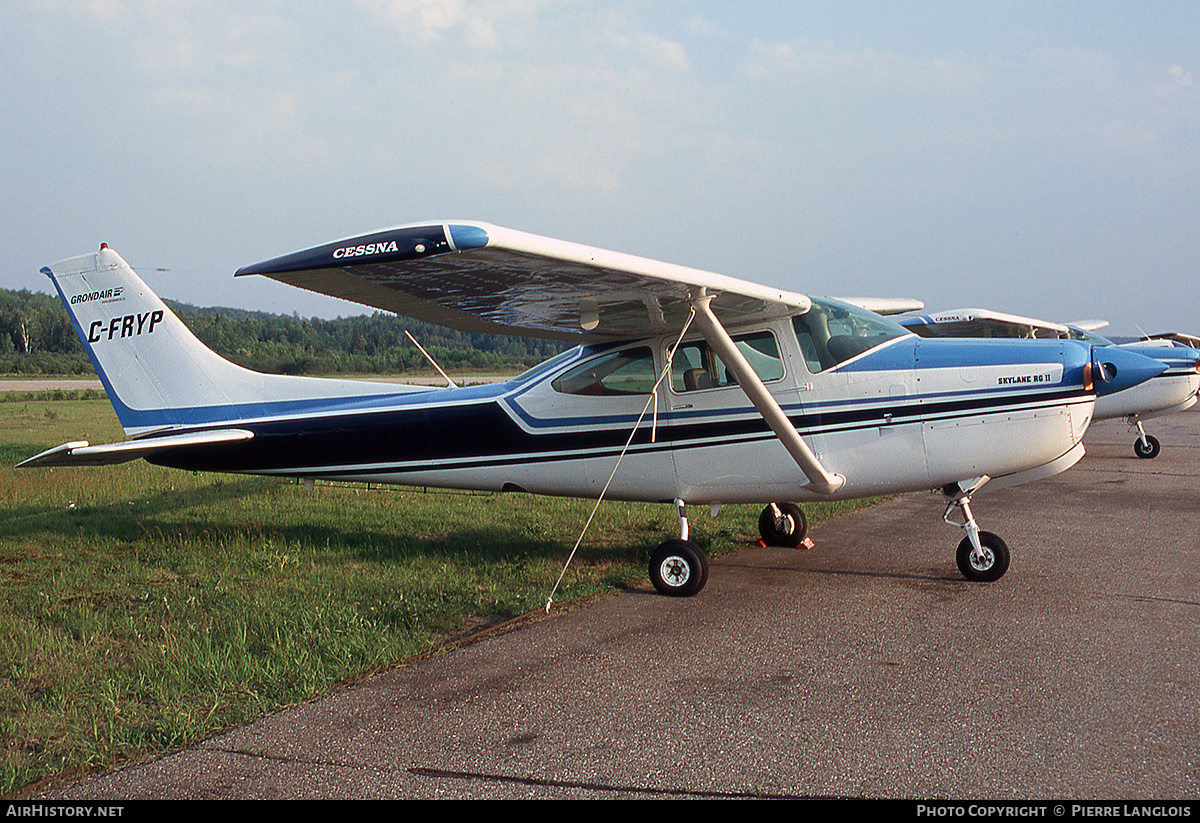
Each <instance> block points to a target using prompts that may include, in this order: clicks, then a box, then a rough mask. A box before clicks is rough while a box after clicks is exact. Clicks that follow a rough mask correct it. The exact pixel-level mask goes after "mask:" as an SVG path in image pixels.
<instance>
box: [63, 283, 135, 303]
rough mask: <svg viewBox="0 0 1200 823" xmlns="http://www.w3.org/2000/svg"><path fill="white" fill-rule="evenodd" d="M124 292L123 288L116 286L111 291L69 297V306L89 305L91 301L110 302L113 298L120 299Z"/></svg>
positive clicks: (91, 292)
mask: <svg viewBox="0 0 1200 823" xmlns="http://www.w3.org/2000/svg"><path fill="white" fill-rule="evenodd" d="M124 291H125V287H124V286H117V287H116V288H113V289H105V290H104V291H90V292H86V293H84V294H73V295H71V305H72V306H74V305H76V304H79V303H91V302H92V301H93V300H111V299H113V298H115V297H120V296H121V294H122V293H123V292H124Z"/></svg>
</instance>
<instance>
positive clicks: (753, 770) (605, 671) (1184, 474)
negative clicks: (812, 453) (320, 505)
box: [44, 412, 1200, 800]
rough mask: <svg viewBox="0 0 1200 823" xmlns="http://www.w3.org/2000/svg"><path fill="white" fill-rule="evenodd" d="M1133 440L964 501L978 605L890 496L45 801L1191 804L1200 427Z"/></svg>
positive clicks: (936, 530)
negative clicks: (796, 541) (975, 546)
mask: <svg viewBox="0 0 1200 823" xmlns="http://www.w3.org/2000/svg"><path fill="white" fill-rule="evenodd" d="M1150 429H1151V431H1153V433H1154V434H1155V435H1156V436H1157V437H1158V438H1159V439H1160V440H1161V441H1162V444H1163V449H1162V454H1161V455H1160V456H1159V457H1158V458H1157V459H1155V460H1139V459H1137V458H1136V457H1135V456H1134V454H1133V450H1132V442H1133V435H1132V434H1131V433H1130V432H1129V431H1128V429H1127V427H1126V426H1125V425H1124V424H1123V423H1119V422H1106V423H1100V424H1097V425H1095V426H1094V427H1093V428H1092V430H1091V431H1090V432H1089V434H1088V437H1087V439H1086V441H1085V442H1086V444H1087V449H1088V455H1087V457H1085V458H1084V460H1083V461H1082V462H1081V463H1080V464H1078V465H1077V466H1075V467H1074V468H1072V469H1070V470H1069V471H1067V472H1065V473H1064V474H1061V475H1059V476H1057V477H1055V478H1052V479H1050V480H1047V481H1042V482H1040V483H1034V484H1031V485H1028V486H1022V487H1017V488H1012V489H1004V490H995V491H993V493H991V494H988V493H981V494H980V495H979V496H978V497H977V498H976V501H975V505H974V509H975V514H976V517H978V518H979V520H980V523H981V526H982V527H983V528H984V529H987V530H989V531H993V532H996V533H998V534H1000V535H1001V536H1002V537H1003V538H1004V539H1005V540H1006V541H1007V542H1008V544H1009V546H1010V547H1011V548H1012V552H1013V560H1012V566H1011V568H1010V570H1009V572H1008V574H1007V575H1006V576H1005V577H1004V578H1003V579H1002V580H1000V581H999V582H997V583H994V584H973V583H968V582H966V581H965V580H964V579H963V578H962V577H961V576H960V575H959V573H958V571H957V569H956V567H955V564H954V547H955V546H956V545H957V543H958V541H959V539H960V538H961V536H962V533H961V530H959V529H956V528H952V527H950V526H947V525H945V524H943V523H942V520H941V518H942V511H943V505H942V502H941V500H940V497H939V496H937V495H933V494H914V495H907V496H903V497H899V498H895V499H893V500H889V501H887V502H885V503H882V504H880V505H877V506H874V507H872V508H870V509H868V510H866V511H863V512H859V513H855V514H852V515H848V516H845V517H842V518H839V519H837V520H835V521H832V522H829V523H825V524H821V525H819V526H817V527H815V528H814V529H813V531H812V536H813V538H814V540H815V542H816V548H815V549H814V550H812V551H807V552H805V551H787V550H776V549H762V548H748V549H746V550H745V551H742V552H740V553H738V554H735V555H731V556H727V557H722V558H719V559H717V560H716V561H714V562H713V564H712V571H711V574H710V578H709V583H708V586H707V588H706V589H705V590H704V591H703V592H702V593H701V594H700V595H699V596H697V597H694V598H690V599H671V598H666V597H660V596H657V595H655V594H654V593H653V592H652V590H651V589H650V588H649V585H648V584H647V586H646V587H645V590H643V591H635V592H627V593H622V594H619V595H616V596H613V597H608V598H605V599H603V600H601V601H598V602H595V603H592V604H589V605H586V606H583V607H579V608H575V609H570V610H565V611H561V612H556V613H554V614H552V615H551V616H549V617H545V618H541V619H534V620H531V621H529V622H527V623H525V624H523V625H521V626H519V627H518V628H516V629H515V630H512V631H509V632H506V633H503V634H499V635H496V636H492V637H488V638H486V639H484V640H481V641H479V642H476V643H473V644H471V645H469V646H466V647H463V648H460V649H458V650H455V651H452V652H448V653H445V654H442V655H439V656H437V657H434V658H432V659H429V660H425V661H422V662H419V663H416V664H414V665H411V666H407V667H402V668H399V669H396V670H394V671H391V672H388V673H385V674H382V675H379V676H377V677H373V678H371V679H370V680H368V681H366V682H363V683H361V684H358V685H355V686H353V687H351V688H346V689H344V690H341V691H338V692H337V693H335V694H332V695H329V696H327V697H325V698H322V699H319V700H315V701H313V702H311V703H309V704H306V705H303V706H300V707H296V708H292V709H288V710H286V711H282V712H279V713H277V714H275V715H272V716H270V717H267V718H264V719H263V720H261V721H259V722H256V723H254V724H252V725H249V726H246V727H243V728H238V729H235V730H233V731H230V732H227V733H224V734H220V735H217V736H214V737H212V738H209V739H207V740H204V741H203V742H201V743H199V744H197V745H195V746H192V747H190V748H188V749H186V750H184V751H180V752H177V753H174V754H171V755H169V756H165V757H159V758H155V759H152V760H147V761H145V762H140V763H137V764H135V765H131V766H129V767H127V768H125V769H122V770H120V771H117V772H114V773H111V774H106V775H102V776H99V777H95V778H92V779H88V780H84V781H81V782H77V783H75V784H73V785H70V786H66V787H63V788H61V789H58V790H56V791H54V792H52V793H49V794H47V795H44V797H48V798H56V799H60V800H65V799H71V798H76V799H89V800H101V799H118V800H119V799H137V798H704V797H708V798H760V797H867V798H953V799H969V798H993V799H1003V798H1078V799H1088V798H1103V799H1117V798H1137V799H1195V798H1196V797H1197V796H1200V665H1198V663H1200V536H1198V534H1200V532H1198V523H1200V413H1197V412H1189V413H1185V414H1180V415H1175V416H1173V417H1167V418H1162V419H1161V420H1155V421H1153V422H1152V423H1151V424H1150ZM705 523H706V518H705V517H704V516H701V517H696V518H693V528H694V529H695V530H697V531H699V532H702V531H703V530H704V528H705Z"/></svg>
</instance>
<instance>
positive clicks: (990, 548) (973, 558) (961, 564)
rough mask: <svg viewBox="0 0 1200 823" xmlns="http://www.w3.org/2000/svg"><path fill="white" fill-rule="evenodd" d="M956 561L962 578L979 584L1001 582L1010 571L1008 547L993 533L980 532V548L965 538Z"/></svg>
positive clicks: (959, 546) (968, 538)
mask: <svg viewBox="0 0 1200 823" xmlns="http://www.w3.org/2000/svg"><path fill="white" fill-rule="evenodd" d="M954 559H955V560H956V561H958V570H959V571H960V572H962V576H963V577H965V578H967V579H968V580H973V581H975V582H977V583H991V582H993V581H995V580H999V579H1000V578H1001V577H1003V576H1004V573H1005V572H1006V571H1008V546H1007V545H1006V544H1005V543H1004V541H1003V540H1001V539H1000V538H999V537H997V536H996V535H994V534H992V533H991V532H979V546H978V548H976V546H975V544H974V543H972V542H971V538H970V537H964V538H963V539H962V542H961V543H959V544H958V551H957V552H955V556H954Z"/></svg>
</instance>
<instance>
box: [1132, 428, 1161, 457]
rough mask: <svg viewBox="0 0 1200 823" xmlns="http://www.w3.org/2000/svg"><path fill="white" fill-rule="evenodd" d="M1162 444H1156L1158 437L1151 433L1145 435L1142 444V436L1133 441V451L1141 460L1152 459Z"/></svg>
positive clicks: (1156, 455)
mask: <svg viewBox="0 0 1200 823" xmlns="http://www.w3.org/2000/svg"><path fill="white" fill-rule="evenodd" d="M1161 449H1162V446H1160V445H1159V444H1158V438H1157V437H1155V436H1154V435H1152V434H1148V435H1146V443H1145V444H1144V445H1143V444H1142V438H1140V437H1139V438H1138V439H1137V440H1134V441H1133V453H1134V454H1136V455H1137V456H1138V457H1140V458H1142V459H1143V460H1153V459H1154V458H1156V457H1158V453H1159V451H1160V450H1161Z"/></svg>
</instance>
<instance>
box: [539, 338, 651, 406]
mask: <svg viewBox="0 0 1200 823" xmlns="http://www.w3.org/2000/svg"><path fill="white" fill-rule="evenodd" d="M656 378H657V375H656V374H655V373H654V355H653V353H652V352H651V351H650V349H649V348H647V347H645V346H638V347H636V348H632V349H621V350H620V351H614V352H608V353H607V354H601V355H599V356H597V357H593V358H592V359H591V360H587V361H584V362H583V363H580V364H579V365H578V366H576V367H575V368H573V369H571V370H570V371H568V372H567V373H566V374H563V375H560V376H559V377H557V378H555V379H554V380H553V381H552V382H551V383H550V385H551V386H553V387H554V390H555V391H559V392H562V393H563V394H586V395H593V396H610V395H623V394H649V393H650V392H651V391H652V390H653V389H654V381H655V379H656Z"/></svg>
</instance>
